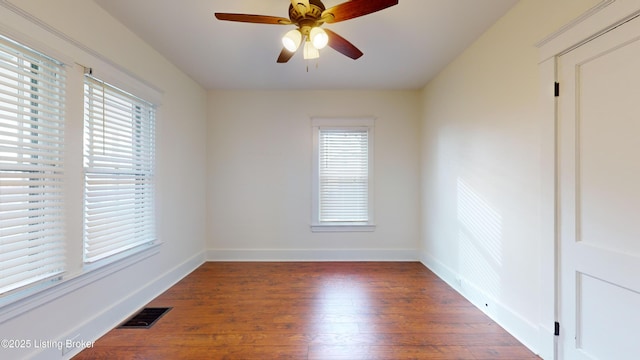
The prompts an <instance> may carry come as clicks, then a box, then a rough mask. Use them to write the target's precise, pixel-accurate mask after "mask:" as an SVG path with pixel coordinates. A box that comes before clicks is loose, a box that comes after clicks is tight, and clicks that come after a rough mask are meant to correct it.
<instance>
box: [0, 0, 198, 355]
mask: <svg viewBox="0 0 640 360" xmlns="http://www.w3.org/2000/svg"><path fill="white" fill-rule="evenodd" d="M15 3H17V4H19V6H20V9H22V10H25V11H27V12H28V13H29V14H31V16H34V17H36V18H37V19H39V20H40V21H42V22H43V23H45V24H47V25H48V26H51V27H53V28H54V29H55V30H57V31H60V32H62V33H63V34H64V35H65V36H68V37H69V38H71V39H72V40H75V41H77V42H79V43H81V44H83V45H85V46H87V47H88V48H90V49H92V50H93V51H97V52H98V53H100V54H103V55H105V56H106V57H107V58H108V59H109V60H111V61H112V62H114V63H116V64H117V65H119V66H121V67H123V68H124V69H126V70H127V71H128V72H131V73H132V74H134V75H136V76H137V77H139V78H141V79H143V80H145V81H147V82H149V83H151V84H153V85H154V86H155V87H157V88H159V89H160V90H161V91H163V93H164V95H163V98H162V105H161V107H160V108H159V110H158V118H157V188H158V198H157V202H158V217H159V218H158V229H157V232H158V236H159V238H160V240H161V241H163V244H162V245H161V246H160V248H159V252H158V253H157V254H155V255H153V256H150V257H148V258H146V259H144V260H142V261H140V262H139V263H136V264H132V265H130V266H129V267H127V268H125V269H123V270H121V271H119V272H117V273H114V274H110V275H107V276H105V277H102V278H99V279H96V278H95V277H94V278H92V280H95V281H93V282H92V283H89V284H81V285H83V286H78V287H79V288H78V289H75V290H73V291H71V292H69V293H67V294H65V295H63V296H62V297H58V298H55V294H59V292H58V291H55V289H58V290H59V289H60V287H57V288H54V291H49V292H48V293H49V294H51V295H52V296H51V297H50V298H49V300H50V301H49V302H48V303H46V304H45V305H43V306H41V307H39V308H37V309H34V310H31V311H28V312H26V313H22V314H20V315H18V316H16V317H13V318H11V319H9V320H7V321H5V322H2V323H0V339H30V340H34V341H58V340H64V339H66V338H69V337H72V336H75V335H79V337H78V339H79V340H87V341H88V340H95V338H96V337H97V336H99V335H101V334H102V333H103V332H106V331H107V330H110V329H111V328H112V327H113V326H115V325H117V324H118V323H119V322H120V321H121V320H122V319H123V318H125V317H126V316H128V315H129V314H131V313H133V312H134V311H136V310H137V309H138V308H139V307H141V306H143V305H144V304H145V303H146V302H147V301H149V300H150V299H152V298H153V297H155V296H157V295H158V294H159V293H160V292H162V291H163V290H165V289H166V288H167V287H169V286H170V285H172V283H173V282H174V281H177V280H179V279H180V278H181V277H183V276H184V275H186V274H187V273H188V272H190V271H191V270H193V269H194V268H195V267H196V266H198V265H199V264H201V263H202V261H204V253H203V250H204V244H205V238H206V225H205V224H206V216H205V213H206V202H205V196H204V194H205V193H206V187H207V183H206V176H207V173H206V170H205V166H206V156H207V151H206V141H207V138H206V126H207V125H206V124H207V115H206V111H207V107H206V101H207V96H206V91H205V90H204V89H202V88H201V87H200V86H199V85H197V84H196V83H195V82H194V81H193V80H192V79H190V78H188V77H187V76H185V75H184V74H183V73H182V72H180V71H179V70H177V68H175V67H174V66H173V65H172V64H170V63H169V62H168V61H167V60H165V59H164V58H162V57H161V56H160V55H159V54H158V53H157V52H155V51H154V50H153V49H151V48H150V47H149V46H147V45H146V44H145V43H143V42H142V41H141V40H140V39H138V38H137V37H136V36H134V35H133V34H132V33H131V32H129V31H128V30H127V29H125V28H124V27H123V26H122V25H121V24H120V23H118V22H116V21H115V20H114V19H112V18H111V17H110V16H109V15H108V14H107V13H106V12H104V11H103V10H102V9H101V8H99V7H98V6H97V5H96V4H95V3H94V2H93V1H74V0H57V1H39V0H21V1H17V2H15ZM0 5H2V4H0ZM0 17H1V18H2V29H4V30H6V29H10V31H12V32H16V33H20V34H23V35H26V36H27V37H31V38H33V39H34V40H35V41H36V42H39V43H42V44H43V45H45V46H47V47H51V48H53V49H54V50H55V51H57V52H60V53H62V54H65V55H66V56H69V57H71V58H72V59H73V60H74V61H77V62H79V63H81V64H83V65H88V66H91V65H92V64H91V63H90V62H92V60H91V59H92V57H91V56H88V55H87V53H86V52H83V51H80V50H78V48H77V47H74V46H72V45H71V44H70V42H69V41H68V40H63V39H61V38H60V37H59V36H55V35H52V34H51V33H50V32H47V31H44V30H43V28H42V27H41V26H37V25H35V24H34V23H33V22H32V21H29V20H27V19H26V18H25V17H23V16H19V15H17V14H16V13H15V12H12V11H10V10H9V9H8V8H6V7H3V6H0ZM86 62H89V63H86ZM71 251H73V250H72V249H71ZM79 283H81V282H74V284H76V285H77V284H79ZM76 285H74V286H76ZM65 286H66V285H64V284H63V286H62V287H65ZM23 303H26V302H23ZM27 356H28V357H31V356H36V357H38V358H43V359H57V358H61V357H62V355H61V352H60V351H59V350H58V349H55V348H53V349H35V348H33V347H32V348H30V349H24V350H22V351H10V350H7V349H0V358H3V359H19V358H22V357H27Z"/></svg>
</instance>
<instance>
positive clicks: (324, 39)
mask: <svg viewBox="0 0 640 360" xmlns="http://www.w3.org/2000/svg"><path fill="white" fill-rule="evenodd" d="M309 36H310V37H311V42H312V43H313V47H315V48H316V49H318V50H320V49H324V48H325V46H327V44H328V43H329V35H327V32H326V31H324V30H323V29H322V28H320V27H314V28H313V29H311V32H310V33H309Z"/></svg>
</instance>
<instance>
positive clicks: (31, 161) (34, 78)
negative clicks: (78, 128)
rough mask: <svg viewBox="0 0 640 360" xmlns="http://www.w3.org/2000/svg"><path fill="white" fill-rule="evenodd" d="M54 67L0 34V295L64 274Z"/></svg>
mask: <svg viewBox="0 0 640 360" xmlns="http://www.w3.org/2000/svg"><path fill="white" fill-rule="evenodd" d="M64 91H65V69H64V67H63V65H62V64H61V63H59V62H58V61H56V60H53V59H51V58H49V57H47V56H44V55H42V54H40V53H38V52H36V51H33V50H31V49H29V48H26V47H24V46H22V45H19V44H17V43H15V42H13V41H11V40H8V39H6V38H4V37H1V36H0V295H2V294H6V293H8V292H11V291H13V290H16V289H20V288H23V287H25V286H29V285H34V284H36V283H40V282H42V281H45V280H50V279H52V278H58V277H60V276H61V274H62V273H63V272H64V267H65V251H64V236H65V231H64V213H63V197H64V194H63V186H62V184H63V183H62V177H63V174H64V170H63V165H64V159H63V156H64V146H63V143H64Z"/></svg>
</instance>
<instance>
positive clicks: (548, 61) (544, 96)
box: [536, 0, 640, 360]
mask: <svg viewBox="0 0 640 360" xmlns="http://www.w3.org/2000/svg"><path fill="white" fill-rule="evenodd" d="M637 16H640V0H602V1H600V2H599V3H597V4H596V5H595V6H593V7H592V8H591V9H589V10H587V11H586V12H585V13H583V14H582V15H580V16H579V17H578V18H576V19H574V20H573V21H571V22H570V23H568V24H566V25H565V26H563V27H562V28H560V29H559V30H558V31H556V32H555V33H553V34H551V35H549V36H547V37H545V38H544V39H542V40H541V41H540V42H539V43H537V44H536V46H537V47H538V54H539V58H538V59H539V62H538V70H539V79H540V92H539V94H540V96H539V98H540V102H541V104H540V106H541V113H540V114H541V119H540V126H541V149H540V151H541V152H540V156H541V174H540V176H541V207H540V211H541V214H540V216H541V229H540V253H541V259H540V261H541V267H540V268H541V271H540V281H541V284H548V285H543V286H542V287H541V294H540V301H541V303H540V325H539V327H540V342H539V344H540V347H539V350H540V351H539V353H540V356H542V358H543V359H548V360H549V359H558V337H557V336H555V330H556V329H555V322H560V331H562V324H561V320H562V316H561V315H562V314H560V311H559V309H560V289H559V287H558V285H559V279H560V263H559V259H560V243H559V234H558V167H557V159H558V151H557V140H558V139H557V138H558V130H557V125H558V107H557V105H558V104H557V103H558V101H557V98H556V96H555V92H556V86H555V84H556V82H557V81H558V76H557V69H558V59H559V57H560V56H561V55H562V54H564V53H567V52H569V51H571V50H572V49H575V48H576V47H578V46H580V45H582V44H584V43H586V42H588V41H590V40H592V39H594V38H596V37H598V36H600V35H602V34H604V33H606V32H608V31H609V30H611V29H614V28H616V27H617V26H618V25H620V24H622V23H625V22H627V21H629V20H630V19H632V18H635V17H637ZM560 86H562V84H560Z"/></svg>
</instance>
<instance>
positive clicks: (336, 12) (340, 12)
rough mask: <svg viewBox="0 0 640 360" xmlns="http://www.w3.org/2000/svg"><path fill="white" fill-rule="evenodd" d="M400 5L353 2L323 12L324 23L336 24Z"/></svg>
mask: <svg viewBox="0 0 640 360" xmlns="http://www.w3.org/2000/svg"><path fill="white" fill-rule="evenodd" d="M394 5H398V0H351V1H347V2H345V3H342V4H338V5H336V6H334V7H331V8H329V9H326V10H325V11H323V12H322V21H324V22H327V23H336V22H339V21H345V20H349V19H353V18H357V17H359V16H364V15H367V14H371V13H374V12H376V11H380V10H383V9H386V8H388V7H391V6H394Z"/></svg>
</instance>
